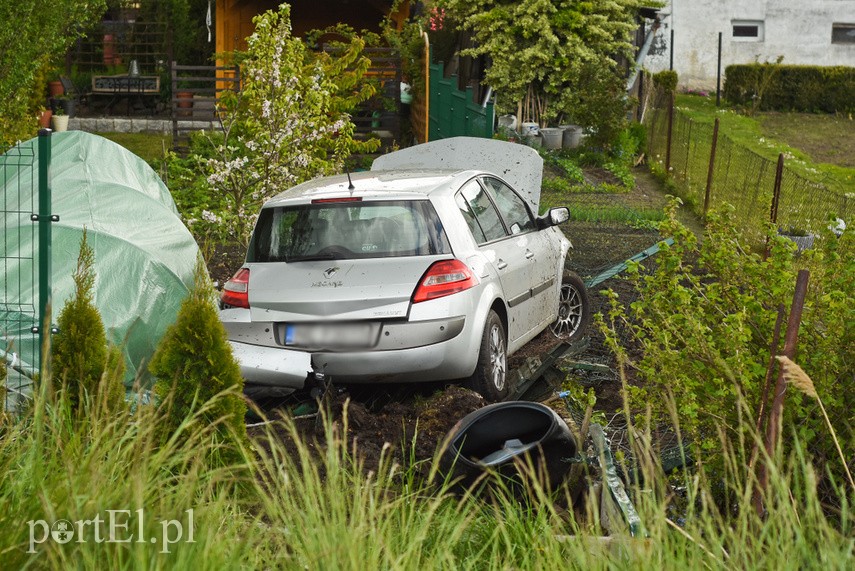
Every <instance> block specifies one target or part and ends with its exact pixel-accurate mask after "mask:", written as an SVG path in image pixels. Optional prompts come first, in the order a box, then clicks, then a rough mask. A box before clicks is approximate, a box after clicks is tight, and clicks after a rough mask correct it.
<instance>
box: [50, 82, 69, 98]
mask: <svg viewBox="0 0 855 571" xmlns="http://www.w3.org/2000/svg"><path fill="white" fill-rule="evenodd" d="M48 94H50V96H51V97H59V96H60V95H63V94H65V88H64V87H62V82H61V81H59V80H56V81H48Z"/></svg>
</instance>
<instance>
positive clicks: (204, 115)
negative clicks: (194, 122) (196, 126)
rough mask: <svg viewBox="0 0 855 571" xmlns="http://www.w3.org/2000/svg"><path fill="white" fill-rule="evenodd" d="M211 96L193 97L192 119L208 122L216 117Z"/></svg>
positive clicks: (214, 102)
mask: <svg viewBox="0 0 855 571" xmlns="http://www.w3.org/2000/svg"><path fill="white" fill-rule="evenodd" d="M215 104H216V101H215V99H214V96H213V95H199V94H196V95H193V105H192V107H193V118H194V119H205V120H208V121H210V120H211V119H215V118H216V116H217V113H216V109H215Z"/></svg>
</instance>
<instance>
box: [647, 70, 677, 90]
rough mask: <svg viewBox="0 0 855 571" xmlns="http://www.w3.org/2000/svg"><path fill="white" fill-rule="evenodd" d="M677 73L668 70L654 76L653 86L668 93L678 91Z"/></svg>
mask: <svg viewBox="0 0 855 571" xmlns="http://www.w3.org/2000/svg"><path fill="white" fill-rule="evenodd" d="M677 80H678V76H677V72H676V71H673V70H670V69H666V70H665V71H660V72H658V73H654V74H653V85H655V86H656V87H658V88H659V89H661V90H663V91H666V92H668V93H674V92H675V91H677Z"/></svg>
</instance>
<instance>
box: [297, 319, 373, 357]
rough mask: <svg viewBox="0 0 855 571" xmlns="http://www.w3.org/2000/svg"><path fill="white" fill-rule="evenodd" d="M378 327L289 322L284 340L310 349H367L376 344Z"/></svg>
mask: <svg viewBox="0 0 855 571" xmlns="http://www.w3.org/2000/svg"><path fill="white" fill-rule="evenodd" d="M378 329H379V325H378V324H376V323H287V324H285V325H284V335H283V336H282V340H283V341H284V344H285V345H287V346H293V347H307V348H310V349H333V350H336V349H338V350H341V349H365V348H368V347H373V346H374V345H375V344H376V342H377V331H378Z"/></svg>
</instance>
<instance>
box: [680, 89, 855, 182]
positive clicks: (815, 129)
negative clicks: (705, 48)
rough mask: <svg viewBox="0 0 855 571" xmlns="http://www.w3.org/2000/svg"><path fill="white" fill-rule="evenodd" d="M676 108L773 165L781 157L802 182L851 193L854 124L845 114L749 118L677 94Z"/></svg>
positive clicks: (774, 114)
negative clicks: (828, 183) (826, 182)
mask: <svg viewBox="0 0 855 571" xmlns="http://www.w3.org/2000/svg"><path fill="white" fill-rule="evenodd" d="M677 107H678V108H679V109H680V110H681V111H683V112H684V113H686V114H687V115H688V116H689V117H690V118H692V119H693V120H696V121H699V122H703V123H712V122H714V121H715V117H718V118H719V119H720V124H721V127H720V128H721V132H722V133H724V134H725V135H726V136H728V137H729V138H731V139H732V140H733V141H734V142H736V143H738V144H740V145H743V146H745V147H747V148H749V149H751V150H752V151H754V152H756V153H757V154H759V155H761V156H763V157H766V158H768V159H769V160H772V161H775V160H777V158H778V155H779V154H780V153H785V154H786V156H787V159H788V160H787V164H788V166H789V167H790V168H792V169H793V170H795V171H796V172H798V173H799V174H800V175H802V176H804V177H805V178H808V179H812V180H822V179H824V178H826V177H830V178H831V179H833V180H834V181H835V182H836V183H837V185H839V186H840V187H841V188H843V189H852V188H855V120H853V117H852V116H850V115H823V114H813V113H777V112H766V113H757V114H756V115H755V116H753V117H748V116H746V115H742V114H740V113H737V112H736V111H734V110H733V109H729V108H726V107H721V108H717V107H716V106H715V98H714V97H702V96H698V95H678V96H677Z"/></svg>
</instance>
